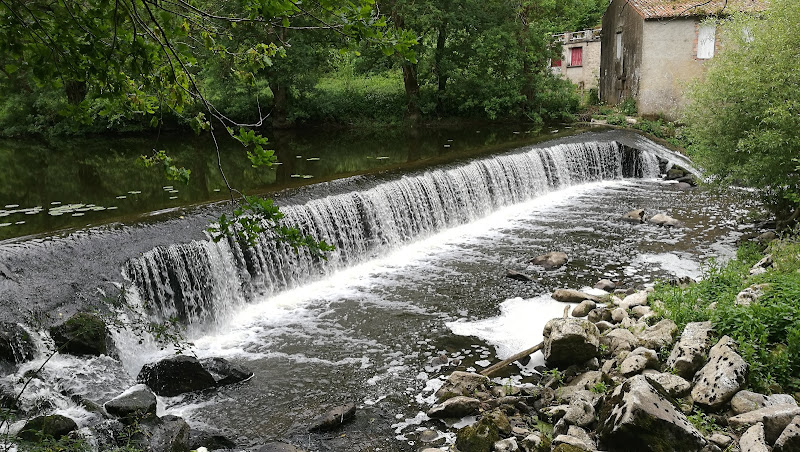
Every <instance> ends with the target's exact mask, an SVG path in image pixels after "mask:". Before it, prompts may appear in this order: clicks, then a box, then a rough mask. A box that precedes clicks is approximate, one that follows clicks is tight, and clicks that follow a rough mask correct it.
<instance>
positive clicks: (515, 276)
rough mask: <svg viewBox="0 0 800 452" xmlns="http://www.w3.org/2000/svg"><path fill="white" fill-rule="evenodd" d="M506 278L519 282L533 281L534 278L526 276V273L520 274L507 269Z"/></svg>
mask: <svg viewBox="0 0 800 452" xmlns="http://www.w3.org/2000/svg"><path fill="white" fill-rule="evenodd" d="M506 278H511V279H515V280H517V281H523V282H525V281H533V278H532V277H530V276H528V275H526V274H525V273H521V272H518V271H516V270H511V269H506Z"/></svg>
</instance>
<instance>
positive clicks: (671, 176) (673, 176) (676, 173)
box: [664, 165, 691, 180]
mask: <svg viewBox="0 0 800 452" xmlns="http://www.w3.org/2000/svg"><path fill="white" fill-rule="evenodd" d="M687 174H691V173H689V172H687V171H686V170H685V169H683V168H681V167H680V166H677V165H676V166H673V167H672V168H670V169H669V170H668V171H667V174H666V175H665V176H664V179H666V180H678V179H680V178H682V177H684V176H686V175H687Z"/></svg>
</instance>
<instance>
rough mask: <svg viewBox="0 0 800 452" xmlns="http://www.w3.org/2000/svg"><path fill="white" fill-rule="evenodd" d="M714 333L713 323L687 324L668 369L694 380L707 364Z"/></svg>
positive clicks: (673, 350)
mask: <svg viewBox="0 0 800 452" xmlns="http://www.w3.org/2000/svg"><path fill="white" fill-rule="evenodd" d="M712 331H714V327H713V326H712V325H711V322H691V323H687V324H686V327H685V328H684V329H683V333H681V337H680V339H678V342H677V343H675V346H674V347H673V348H672V353H670V355H669V358H667V367H668V368H670V369H675V372H676V373H677V374H678V375H680V376H681V377H683V378H687V379H690V378H692V377H693V376H694V374H695V372H697V370H698V369H700V368H701V367H703V364H705V362H706V359H707V356H708V349H709V347H710V346H711V344H710V343H709V341H710V339H711V332H712Z"/></svg>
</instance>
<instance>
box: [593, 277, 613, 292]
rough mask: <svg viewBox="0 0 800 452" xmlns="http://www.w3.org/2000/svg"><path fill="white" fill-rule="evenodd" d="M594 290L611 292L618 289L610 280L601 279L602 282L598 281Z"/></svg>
mask: <svg viewBox="0 0 800 452" xmlns="http://www.w3.org/2000/svg"><path fill="white" fill-rule="evenodd" d="M594 288H595V289H600V290H605V291H606V292H611V291H613V290H614V289H616V288H617V284H616V283H614V282H613V281H611V280H610V279H601V280H600V281H597V283H596V284H595V285H594Z"/></svg>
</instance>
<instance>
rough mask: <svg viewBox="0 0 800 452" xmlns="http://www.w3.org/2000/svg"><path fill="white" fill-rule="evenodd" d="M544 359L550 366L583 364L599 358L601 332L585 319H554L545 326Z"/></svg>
mask: <svg viewBox="0 0 800 452" xmlns="http://www.w3.org/2000/svg"><path fill="white" fill-rule="evenodd" d="M543 336H544V349H543V353H544V359H545V361H546V362H547V363H548V366H550V365H553V366H569V365H571V364H583V363H585V362H586V361H588V360H590V359H592V358H595V357H597V353H598V346H599V344H600V330H598V329H597V327H596V326H594V323H592V322H589V321H588V320H583V319H575V318H568V319H552V320H550V321H549V322H547V323H546V324H545V326H544V331H543Z"/></svg>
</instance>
